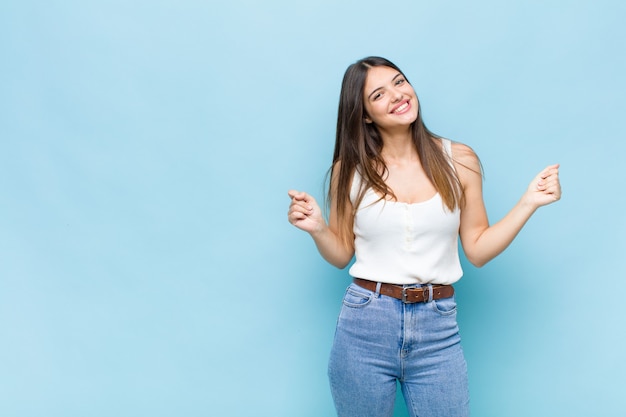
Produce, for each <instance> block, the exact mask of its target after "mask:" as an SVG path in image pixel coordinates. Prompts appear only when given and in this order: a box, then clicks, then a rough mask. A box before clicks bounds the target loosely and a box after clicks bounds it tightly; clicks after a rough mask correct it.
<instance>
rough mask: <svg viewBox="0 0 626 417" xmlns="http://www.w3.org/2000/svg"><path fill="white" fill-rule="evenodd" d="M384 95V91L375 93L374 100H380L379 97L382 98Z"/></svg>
mask: <svg viewBox="0 0 626 417" xmlns="http://www.w3.org/2000/svg"><path fill="white" fill-rule="evenodd" d="M382 96H383V94H382V93H376V94H374V96H372V100H374V101H376V100H378V99H379V98H381V97H382Z"/></svg>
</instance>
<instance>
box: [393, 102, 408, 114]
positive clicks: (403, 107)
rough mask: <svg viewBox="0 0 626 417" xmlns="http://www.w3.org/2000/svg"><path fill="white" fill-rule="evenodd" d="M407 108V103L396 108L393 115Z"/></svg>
mask: <svg viewBox="0 0 626 417" xmlns="http://www.w3.org/2000/svg"><path fill="white" fill-rule="evenodd" d="M407 107H409V103H404V104H403V105H401V106H400V107H398V108H397V109H396V111H395V113H400V112H402V111H403V110H404V109H406V108H407Z"/></svg>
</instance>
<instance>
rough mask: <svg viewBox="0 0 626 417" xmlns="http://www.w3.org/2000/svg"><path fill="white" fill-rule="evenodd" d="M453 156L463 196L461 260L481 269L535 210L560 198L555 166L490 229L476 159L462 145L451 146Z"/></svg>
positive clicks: (557, 173)
mask: <svg viewBox="0 0 626 417" xmlns="http://www.w3.org/2000/svg"><path fill="white" fill-rule="evenodd" d="M453 155H454V159H455V168H456V170H457V173H458V175H459V178H460V180H461V184H462V186H463V189H464V192H465V204H464V205H463V207H462V208H461V226H460V229H459V234H460V236H461V244H462V246H463V251H464V252H465V256H466V257H467V259H468V260H469V261H470V262H471V263H472V264H474V265H475V266H478V267H481V266H483V265H485V264H486V263H487V262H489V261H490V260H492V259H493V258H495V257H496V256H498V255H499V254H500V253H501V252H502V251H503V250H504V249H506V248H507V246H509V244H510V243H511V242H512V241H513V239H514V238H515V236H517V234H518V233H519V231H520V230H522V227H524V224H526V222H527V221H528V219H529V218H530V217H531V216H532V215H533V213H534V212H535V211H536V210H537V209H538V208H539V207H541V206H545V205H547V204H550V203H553V202H555V201H558V200H559V199H560V198H561V184H560V182H559V165H558V164H556V165H550V166H548V167H546V168H545V169H544V170H543V171H541V172H540V173H539V174H537V176H536V177H535V178H534V179H533V180H532V182H531V183H530V185H529V186H528V189H527V190H526V192H525V193H524V194H523V195H522V197H521V199H520V200H519V201H518V202H517V204H516V205H515V206H514V207H513V208H512V209H511V211H509V212H508V213H507V214H506V216H504V217H503V218H502V220H500V221H499V222H497V223H495V224H493V225H491V226H490V225H489V220H488V219H487V211H486V210H485V203H484V201H483V191H482V174H481V170H480V162H479V160H478V157H477V156H476V154H475V153H474V152H473V151H472V150H471V149H470V148H469V147H467V146H465V145H462V144H454V145H453Z"/></svg>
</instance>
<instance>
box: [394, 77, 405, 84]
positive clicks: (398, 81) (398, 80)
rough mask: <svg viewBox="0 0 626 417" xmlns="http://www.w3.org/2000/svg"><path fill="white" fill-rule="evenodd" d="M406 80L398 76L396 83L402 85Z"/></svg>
mask: <svg viewBox="0 0 626 417" xmlns="http://www.w3.org/2000/svg"><path fill="white" fill-rule="evenodd" d="M405 81H406V80H405V79H404V78H398V79H397V80H396V85H402V84H404V82H405Z"/></svg>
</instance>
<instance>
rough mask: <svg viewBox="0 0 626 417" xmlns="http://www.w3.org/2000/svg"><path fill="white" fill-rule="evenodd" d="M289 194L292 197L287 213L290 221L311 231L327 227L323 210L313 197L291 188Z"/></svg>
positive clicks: (306, 230)
mask: <svg viewBox="0 0 626 417" xmlns="http://www.w3.org/2000/svg"><path fill="white" fill-rule="evenodd" d="M288 194H289V197H290V198H291V204H290V205H289V213H288V214H287V218H288V220H289V223H291V224H293V225H294V226H296V227H297V228H299V229H302V230H304V231H305V232H309V233H314V232H318V231H320V230H322V229H323V228H324V227H326V222H325V221H324V217H323V216H322V210H321V209H320V207H319V205H318V204H317V202H316V201H315V199H314V198H313V197H311V196H310V195H309V194H307V193H305V192H302V191H296V190H290V191H289V192H288Z"/></svg>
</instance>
